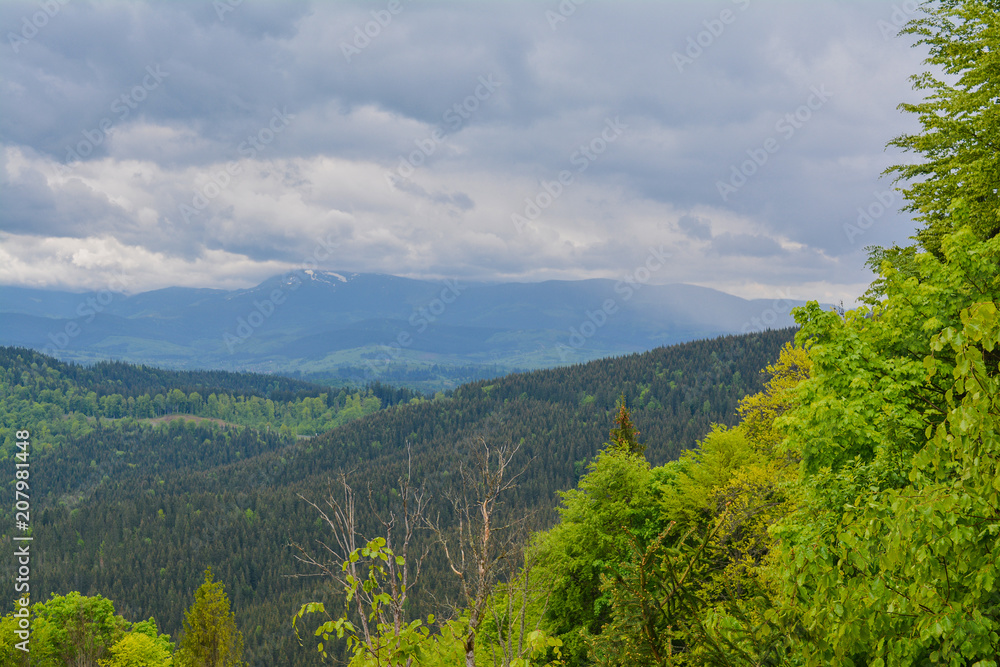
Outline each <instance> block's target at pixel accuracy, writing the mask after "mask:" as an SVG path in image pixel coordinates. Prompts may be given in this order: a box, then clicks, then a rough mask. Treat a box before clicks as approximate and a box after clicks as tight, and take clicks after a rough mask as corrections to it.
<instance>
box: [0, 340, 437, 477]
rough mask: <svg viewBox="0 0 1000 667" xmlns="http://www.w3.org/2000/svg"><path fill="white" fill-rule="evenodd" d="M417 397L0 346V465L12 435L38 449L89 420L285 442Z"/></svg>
mask: <svg viewBox="0 0 1000 667" xmlns="http://www.w3.org/2000/svg"><path fill="white" fill-rule="evenodd" d="M421 398H422V396H421V395H420V394H418V393H416V392H413V391H411V390H408V389H401V388H395V387H391V386H388V385H384V384H381V383H378V382H375V383H371V384H369V385H368V386H366V387H364V388H361V389H351V388H349V387H347V388H335V387H334V388H331V387H328V386H323V385H319V384H312V383H309V382H303V381H300V380H292V379H289V378H283V377H277V376H272V375H261V374H257V373H229V372H225V371H169V370H162V369H158V368H150V367H148V366H135V365H132V364H127V363H122V362H102V363H98V364H95V365H93V366H80V365H77V364H72V363H65V362H62V361H59V360H57V359H53V358H52V357H48V356H45V355H43V354H40V353H38V352H36V351H34V350H30V349H26V348H13V347H0V428H2V429H3V431H4V433H3V435H0V460H3V459H6V458H8V457H9V456H10V455H11V453H12V452H13V446H14V437H13V429H28V430H29V431H31V432H33V433H35V434H36V436H37V437H38V438H39V442H40V444H41V445H42V446H50V445H53V446H59V445H62V444H64V443H65V442H66V440H67V438H72V437H82V436H85V435H87V433H88V432H89V431H90V429H91V428H92V427H93V425H94V424H95V422H96V421H97V420H115V422H116V423H117V424H118V425H119V426H128V425H130V424H131V422H132V421H136V420H139V421H144V422H145V423H147V424H149V423H150V422H155V421H157V420H162V418H164V417H167V418H174V417H178V416H181V415H183V416H194V417H200V418H205V419H215V420H219V421H223V422H227V423H231V424H235V425H239V426H252V427H255V428H258V429H260V430H263V431H271V430H275V431H278V432H279V433H281V434H282V435H285V436H293V435H297V434H298V435H315V434H316V433H318V432H321V431H325V430H328V429H330V428H333V427H334V426H337V425H339V424H342V423H345V422H347V421H350V420H351V419H356V418H358V417H361V416H363V415H365V414H370V413H372V412H374V411H376V410H379V409H381V408H382V407H386V406H389V405H394V404H396V403H401V402H405V401H410V400H420V399H421Z"/></svg>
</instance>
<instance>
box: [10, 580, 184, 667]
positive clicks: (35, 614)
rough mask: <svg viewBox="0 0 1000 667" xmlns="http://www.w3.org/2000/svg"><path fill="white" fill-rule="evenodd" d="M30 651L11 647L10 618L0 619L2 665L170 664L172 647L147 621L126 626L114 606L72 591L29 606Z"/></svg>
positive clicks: (116, 666)
mask: <svg viewBox="0 0 1000 667" xmlns="http://www.w3.org/2000/svg"><path fill="white" fill-rule="evenodd" d="M30 623H31V630H32V633H31V639H30V644H29V648H30V653H24V652H22V651H19V650H17V649H15V648H14V645H15V643H17V642H19V641H21V639H20V638H17V637H16V636H15V635H14V630H15V629H17V627H18V624H17V619H15V617H14V616H13V614H8V615H7V616H5V617H3V618H2V619H0V663H2V664H3V665H12V666H13V665H21V664H24V665H27V664H29V660H30V664H32V665H36V666H38V667H62V666H63V665H100V666H101V667H145V666H146V665H151V666H152V665H155V666H156V667H161V666H163V665H170V664H171V657H170V656H171V653H173V649H174V645H173V644H172V643H171V642H170V639H169V637H167V636H166V635H161V634H159V632H158V630H157V626H156V621H155V620H154V619H152V618H150V619H149V620H147V621H141V622H139V623H134V624H133V623H130V622H129V621H127V620H125V619H124V618H123V617H121V616H120V615H116V614H115V609H114V604H113V603H112V602H111V600H108V599H106V598H104V597H102V596H100V595H95V596H92V597H88V596H84V595H81V594H80V593H78V592H76V591H73V592H71V593H69V594H67V595H54V596H52V598H51V599H49V600H47V601H45V602H39V603H36V604H35V605H33V606H32V608H31V616H30Z"/></svg>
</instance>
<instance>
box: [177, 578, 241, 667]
mask: <svg viewBox="0 0 1000 667" xmlns="http://www.w3.org/2000/svg"><path fill="white" fill-rule="evenodd" d="M177 664H178V665H179V666H180V667H241V666H242V665H243V664H244V663H243V634H242V633H241V632H240V631H239V630H238V629H237V628H236V616H235V614H233V612H232V611H230V609H229V598H228V597H227V596H226V591H225V587H224V586H223V585H222V582H221V581H212V568H211V567H209V568H208V569H206V570H205V583H203V584H202V585H201V586H199V587H198V590H197V592H195V594H194V604H192V605H191V608H190V609H188V611H187V614H186V615H185V617H184V634H183V635H182V636H181V648H180V650H179V651H178V652H177Z"/></svg>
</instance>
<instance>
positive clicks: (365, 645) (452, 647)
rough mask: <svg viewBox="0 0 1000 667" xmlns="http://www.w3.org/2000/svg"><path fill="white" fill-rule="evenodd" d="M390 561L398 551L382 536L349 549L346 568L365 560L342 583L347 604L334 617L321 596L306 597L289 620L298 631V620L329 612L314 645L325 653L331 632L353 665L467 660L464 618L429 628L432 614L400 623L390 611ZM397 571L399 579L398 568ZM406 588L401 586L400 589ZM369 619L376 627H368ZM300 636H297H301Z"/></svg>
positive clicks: (436, 664) (438, 666) (440, 665)
mask: <svg viewBox="0 0 1000 667" xmlns="http://www.w3.org/2000/svg"><path fill="white" fill-rule="evenodd" d="M390 561H393V562H395V564H396V565H398V566H402V565H403V564H404V563H403V557H402V556H397V555H396V554H395V553H394V552H393V550H392V549H391V548H389V547H388V546H386V540H385V538H383V537H377V538H375V539H373V540H371V541H369V542H368V543H367V544H366V545H365V546H363V547H359V548H357V549H355V550H354V551H352V552H351V553H350V555H349V557H348V560H346V561H345V562H344V563H343V570H344V572H349V571H351V572H354V571H358V570H357V568H356V567H354V566H355V565H356V564H358V563H363V564H364V568H363V569H364V570H365V571H367V576H363V577H357V576H354V575H352V574H348V575H347V577H346V585H345V590H344V594H345V599H346V602H347V609H346V610H345V611H344V613H343V614H341V615H340V616H339V617H337V618H332V617H330V616H329V614H327V612H326V606H325V605H324V604H323V603H321V602H309V603H306V604H304V605H302V607H301V608H300V609H299V611H298V612H297V613H296V614H295V615H294V616H293V617H292V625H293V626H294V627H295V634H296V637H298V622H299V621H301V620H302V618H303V617H304V616H305V615H306V614H313V613H323V614H327V618H328V620H326V621H324V622H323V623H321V624H320V625H319V627H318V628H316V630H315V633H314V634H315V635H316V636H317V637H319V638H320V639H321V641H320V642H319V643H318V644H317V645H316V650H317V651H318V652H319V653H320V654H322V655H323V657H324V658H325V657H327V650H326V649H327V647H328V646H329V642H330V638H331V636H335V637H337V638H338V639H346V641H347V647H348V650H349V651H350V653H351V656H352V657H351V660H350V665H351V667H382V666H383V665H384V666H387V667H388V666H389V665H403V664H405V665H421V666H426V667H445V666H446V665H456V664H460V663H462V662H464V660H465V634H466V625H467V619H457V620H452V621H448V622H446V623H444V624H442V625H441V626H440V628H439V629H438V631H437V632H435V633H432V632H431V628H432V626H433V625H434V616H433V615H429V616H428V617H427V622H426V623H424V622H423V621H421V620H420V619H416V620H413V621H410V622H409V623H404V622H400V621H396V622H394V620H395V619H393V618H392V616H391V615H390V614H389V613H388V612H389V607H390V606H391V605H392V603H393V600H392V598H391V594H390V593H389V592H388V590H389V589H388V588H387V587H386V586H385V583H384V582H385V579H386V578H387V577H390V576H392V574H391V573H390V571H389V569H388V565H389V563H390ZM397 576H398V577H399V579H400V581H402V580H403V574H402V572H398V573H397ZM362 591H363V592H364V593H367V594H369V595H367V596H365V597H366V598H367V599H369V600H371V609H370V610H369V609H362V608H361V607H360V599H361V595H360V594H361V593H362ZM403 592H405V591H403ZM355 606H357V607H358V610H359V611H360V612H361V613H362V614H366V612H367V615H366V616H364V617H363V618H362V620H361V623H360V624H355V623H352V622H351V620H350V618H351V616H352V611H351V610H352V608H353V607H355ZM370 624H371V625H373V626H374V627H370ZM299 641H300V642H301V638H300V639H299Z"/></svg>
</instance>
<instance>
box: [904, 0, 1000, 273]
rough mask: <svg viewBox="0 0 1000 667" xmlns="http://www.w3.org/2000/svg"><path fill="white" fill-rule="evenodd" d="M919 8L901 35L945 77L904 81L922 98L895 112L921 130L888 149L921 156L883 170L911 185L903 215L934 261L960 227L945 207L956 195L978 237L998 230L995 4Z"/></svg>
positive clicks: (998, 21) (998, 24) (974, 0)
mask: <svg viewBox="0 0 1000 667" xmlns="http://www.w3.org/2000/svg"><path fill="white" fill-rule="evenodd" d="M925 8H926V12H927V14H926V16H924V17H922V18H920V19H919V20H915V21H912V22H911V23H910V24H909V25H908V26H907V27H906V29H905V30H904V31H903V32H904V33H906V34H911V35H915V36H917V37H918V38H919V41H918V42H917V43H918V44H922V45H926V46H927V47H928V48H929V50H930V56H929V57H928V59H927V61H926V62H927V64H929V65H933V66H934V67H935V68H937V69H940V71H942V72H943V73H944V75H945V76H944V77H941V78H938V77H937V76H935V75H934V74H932V73H930V72H925V73H922V74H918V75H915V76H913V77H912V81H913V83H914V87H915V88H916V89H918V90H924V91H927V95H926V97H925V99H924V101H922V102H920V103H917V104H901V105H900V108H902V109H904V110H906V111H908V112H910V113H913V114H915V115H916V116H917V119H918V120H919V121H920V124H921V126H922V131H921V132H920V133H918V134H904V135H902V136H900V137H898V138H896V139H894V140H893V141H892V142H890V145H892V146H897V147H899V148H902V149H904V150H906V151H909V152H912V153H916V154H918V155H919V156H920V158H922V159H920V160H918V161H916V162H914V163H911V164H901V165H897V166H895V167H892V168H890V169H888V170H887V173H895V174H896V175H897V180H914V181H915V182H912V183H911V184H910V185H909V187H907V188H905V189H904V190H903V193H904V195H905V197H906V198H907V199H908V200H909V203H908V204H907V206H906V210H909V211H913V212H914V213H915V214H916V217H917V219H918V220H920V221H922V222H923V223H924V225H925V227H924V228H923V229H922V230H921V231H920V232H919V233H918V235H917V238H918V239H919V240H920V242H921V244H922V245H923V247H924V248H926V249H927V250H929V251H931V252H932V253H934V254H935V255H937V256H939V257H940V256H941V255H942V249H941V240H942V238H943V237H944V236H945V235H946V234H947V233H948V232H950V231H954V230H956V229H957V228H959V227H960V226H962V223H961V222H960V221H957V220H956V218H955V215H954V213H953V211H952V210H950V208H949V207H950V206H951V203H952V202H954V201H956V200H958V199H960V198H963V199H965V200H966V201H967V202H968V206H969V211H970V216H971V221H972V223H971V224H972V229H973V232H974V233H975V234H976V236H977V237H978V238H979V239H987V238H991V237H992V236H994V235H995V234H996V233H997V232H998V231H1000V192H998V185H997V184H998V183H1000V150H998V148H997V147H998V146H1000V7H998V6H997V3H996V2H995V1H993V2H990V1H984V0H951V1H948V2H942V3H939V4H936V5H935V4H927V5H925Z"/></svg>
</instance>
